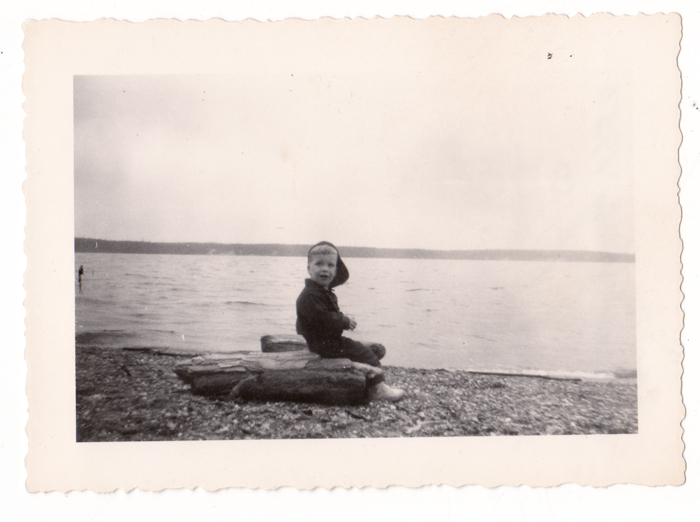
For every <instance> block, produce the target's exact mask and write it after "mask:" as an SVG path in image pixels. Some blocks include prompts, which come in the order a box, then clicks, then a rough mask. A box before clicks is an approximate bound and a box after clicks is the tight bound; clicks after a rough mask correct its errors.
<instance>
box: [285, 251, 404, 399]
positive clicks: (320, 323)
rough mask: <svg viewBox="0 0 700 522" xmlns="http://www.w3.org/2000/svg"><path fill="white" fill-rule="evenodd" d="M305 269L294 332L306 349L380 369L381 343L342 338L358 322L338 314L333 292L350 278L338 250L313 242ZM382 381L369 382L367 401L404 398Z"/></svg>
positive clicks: (323, 355) (336, 300)
mask: <svg viewBox="0 0 700 522" xmlns="http://www.w3.org/2000/svg"><path fill="white" fill-rule="evenodd" d="M307 270H308V272H309V276H310V278H309V279H307V280H306V281H305V283H306V286H305V287H304V290H302V292H301V294H299V297H298V299H297V333H298V334H300V335H303V336H304V339H306V342H307V344H308V345H309V350H311V351H312V352H314V353H317V354H319V355H320V356H321V357H326V358H329V359H338V358H346V359H350V360H351V361H355V362H360V363H365V364H369V365H371V366H380V364H379V359H381V358H382V357H384V354H385V353H386V350H385V349H384V347H383V346H382V345H381V344H372V345H365V344H362V343H359V342H357V341H353V340H352V339H348V338H347V337H343V330H354V329H355V327H356V326H357V322H356V321H355V320H354V319H353V318H352V317H349V316H347V315H344V314H343V313H342V312H341V311H340V308H339V307H338V298H337V297H336V296H335V294H334V293H333V288H334V287H336V286H339V285H342V284H343V283H345V282H346V281H347V280H348V278H349V277H350V274H349V272H348V269H347V268H346V267H345V264H344V263H343V260H342V259H340V254H339V253H338V249H337V248H335V246H334V245H333V244H331V243H328V242H327V241H321V242H320V243H316V244H315V245H314V246H312V247H311V249H310V250H309V254H308V265H307ZM383 380H384V376H383V375H379V376H377V377H376V378H375V379H374V380H373V381H372V382H369V383H368V384H369V386H370V390H369V392H370V399H372V400H386V401H398V400H400V399H401V398H402V397H403V396H404V392H403V391H402V390H399V389H396V388H392V387H390V386H387V385H386V384H384V382H382V381H383Z"/></svg>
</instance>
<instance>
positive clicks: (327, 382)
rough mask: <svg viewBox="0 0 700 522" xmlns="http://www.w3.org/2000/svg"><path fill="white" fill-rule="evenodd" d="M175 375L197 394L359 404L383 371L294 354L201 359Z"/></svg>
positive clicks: (305, 353) (304, 353)
mask: <svg viewBox="0 0 700 522" xmlns="http://www.w3.org/2000/svg"><path fill="white" fill-rule="evenodd" d="M175 372H176V373H177V375H178V376H179V377H180V379H182V380H183V381H184V382H186V383H188V384H190V386H191V388H192V391H193V392H194V393H197V394H201V395H209V396H217V397H231V398H235V397H240V398H243V399H248V400H261V401H268V400H270V401H297V402H316V403H322V404H360V403H364V402H366V401H367V400H368V396H367V395H368V392H367V388H368V387H367V381H368V380H372V379H373V378H375V377H376V376H377V375H380V374H381V373H382V370H381V368H377V367H374V366H369V365H367V364H362V363H355V362H352V361H350V360H348V359H322V358H321V357H319V356H318V355H316V354H314V353H311V352H309V351H308V350H306V349H304V350H299V349H297V350H294V351H287V352H278V353H260V352H249V353H241V352H239V353H230V354H223V353H221V354H208V355H201V356H198V357H195V358H193V359H190V360H188V361H183V362H182V363H180V364H178V366H177V367H176V369H175Z"/></svg>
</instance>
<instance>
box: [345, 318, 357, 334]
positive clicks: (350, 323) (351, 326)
mask: <svg viewBox="0 0 700 522" xmlns="http://www.w3.org/2000/svg"><path fill="white" fill-rule="evenodd" d="M345 317H347V318H348V330H354V329H355V327H356V326H357V321H355V319H353V318H352V317H350V316H349V315H346V316H345Z"/></svg>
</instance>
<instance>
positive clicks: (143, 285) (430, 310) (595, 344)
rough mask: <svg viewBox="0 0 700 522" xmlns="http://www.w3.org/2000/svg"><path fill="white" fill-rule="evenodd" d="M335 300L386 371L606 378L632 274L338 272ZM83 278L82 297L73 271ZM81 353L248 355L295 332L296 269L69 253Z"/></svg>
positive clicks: (623, 266)
mask: <svg viewBox="0 0 700 522" xmlns="http://www.w3.org/2000/svg"><path fill="white" fill-rule="evenodd" d="M345 263H346V265H347V266H348V269H349V270H350V280H349V281H348V282H347V283H346V284H345V285H343V286H341V287H339V288H337V289H336V293H337V295H338V299H339V302H340V306H341V310H343V312H344V313H346V314H348V315H352V316H354V317H355V319H356V320H357V322H358V328H357V330H356V331H355V332H353V333H350V334H348V335H349V336H351V337H354V338H356V339H360V340H363V339H364V340H373V341H378V342H381V343H383V344H384V345H385V346H386V347H387V350H388V353H387V356H386V358H385V360H384V362H385V364H389V365H397V366H412V367H423V368H433V367H441V368H445V367H447V368H460V369H474V370H488V371H498V370H502V371H544V372H563V373H571V372H583V373H609V372H619V371H623V372H624V371H630V370H634V369H635V368H636V361H635V353H636V351H635V314H634V300H635V293H634V286H635V285H634V269H635V265H634V264H633V263H555V262H521V261H471V260H414V259H354V258H350V259H345ZM80 265H84V267H85V276H84V279H83V292H82V293H78V284H77V269H78V267H79V266H80ZM75 267H76V272H75V273H76V318H75V327H76V336H77V341H78V342H79V343H81V344H90V345H98V346H105V347H109V348H120V347H137V346H138V347H164V348H170V349H181V350H185V351H236V350H259V349H260V342H259V339H260V337H261V336H262V335H265V334H284V333H294V324H295V320H296V311H295V307H294V304H295V301H296V298H297V296H298V294H299V292H300V291H301V289H302V288H303V281H304V278H305V277H307V274H306V259H305V258H296V257H255V256H240V257H234V256H175V255H137V254H90V253H76V255H75Z"/></svg>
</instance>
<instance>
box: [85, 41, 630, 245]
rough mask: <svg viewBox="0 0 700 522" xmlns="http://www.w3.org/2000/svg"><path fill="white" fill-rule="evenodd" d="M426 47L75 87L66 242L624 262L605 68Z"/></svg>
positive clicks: (624, 121)
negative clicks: (71, 206)
mask: <svg viewBox="0 0 700 522" xmlns="http://www.w3.org/2000/svg"><path fill="white" fill-rule="evenodd" d="M428 43H429V42H426V43H425V45H424V46H423V47H421V42H418V43H416V42H412V44H411V45H412V49H413V51H414V52H412V53H402V52H401V47H400V46H398V45H397V46H394V47H391V48H388V49H387V48H378V49H376V53H375V54H376V55H375V54H372V55H367V56H364V59H363V60H353V59H352V55H351V54H350V53H348V55H347V56H334V57H333V59H332V60H325V61H324V60H319V62H318V67H317V69H316V68H315V67H314V66H313V60H311V61H305V62H304V67H301V66H299V67H296V66H295V64H294V63H289V64H286V63H283V62H281V61H279V60H278V61H272V63H270V64H269V66H267V65H266V62H265V60H264V57H263V58H261V61H260V66H259V70H257V71H256V70H255V69H254V68H253V69H251V68H250V67H247V68H245V69H244V70H242V71H241V72H240V74H236V71H235V67H232V71H226V74H221V75H203V76H197V75H172V76H76V77H75V78H74V93H75V98H74V99H75V105H74V114H75V234H76V236H79V237H98V238H102V239H124V240H147V241H176V242H179V241H191V242H210V241H211V242H221V243H302V244H312V243H315V242H316V241H319V240H321V239H325V240H329V241H332V242H334V243H336V244H338V245H345V246H371V247H396V248H430V249H433V248H434V249H492V248H504V249H575V250H603V251H612V252H634V220H633V218H634V215H633V201H634V198H633V171H632V162H633V157H632V138H631V134H632V133H631V125H632V108H631V102H630V101H629V99H630V97H629V92H628V91H629V88H628V87H627V85H626V83H625V81H624V79H623V78H624V76H623V74H622V72H620V71H618V68H617V67H616V64H615V59H609V60H608V61H607V62H604V63H602V64H601V60H600V59H599V58H600V56H599V55H600V54H601V53H604V52H606V51H605V50H604V49H599V48H596V47H595V46H594V45H591V48H590V49H580V48H576V49H568V48H567V47H566V42H565V41H563V42H559V44H558V47H557V45H550V46H549V47H546V46H540V47H537V46H538V43H537V41H533V42H531V43H530V44H529V45H530V46H529V47H528V48H523V47H518V46H515V47H510V46H509V47H508V52H507V53H505V52H494V53H492V56H491V58H492V59H489V60H484V59H480V58H479V57H480V55H481V54H483V53H487V51H488V42H481V41H480V42H474V41H468V39H467V40H466V41H465V42H463V43H462V44H461V45H462V47H460V48H459V49H458V51H460V53H459V54H457V55H456V54H455V49H454V47H450V48H449V49H450V53H449V54H448V53H442V54H441V47H440V46H439V45H437V46H435V45H428ZM484 46H486V48H487V51H485V50H484V48H483V47H484ZM415 49H418V50H419V51H421V52H415ZM548 49H549V50H552V49H554V50H555V52H554V53H553V57H552V58H551V59H547V52H548ZM310 63H311V64H312V65H309V64H310ZM591 64H596V65H597V67H591Z"/></svg>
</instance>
